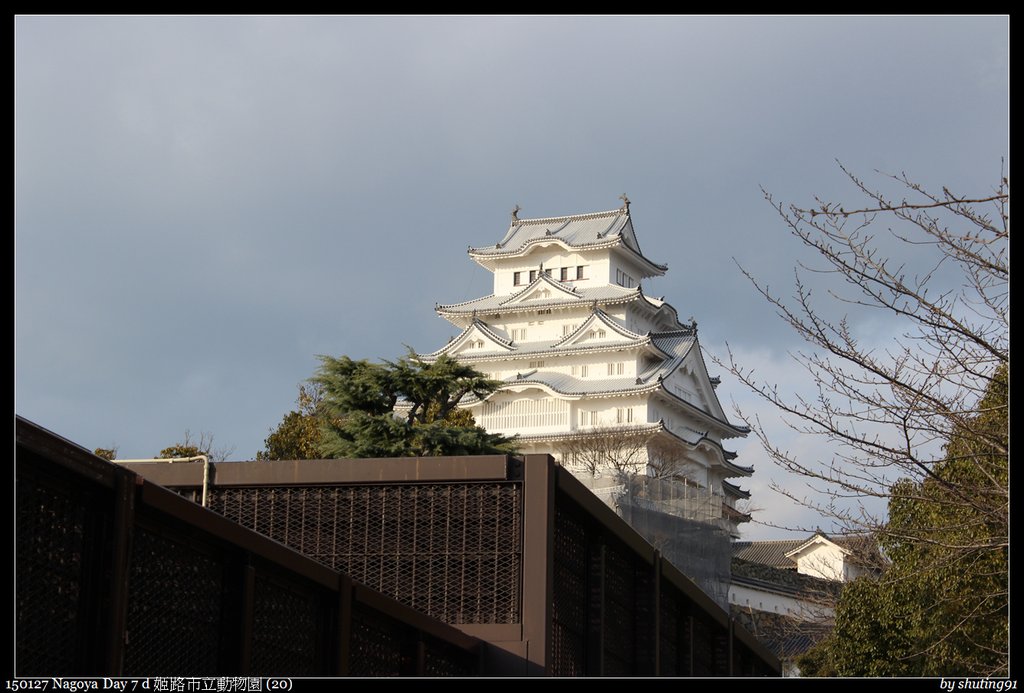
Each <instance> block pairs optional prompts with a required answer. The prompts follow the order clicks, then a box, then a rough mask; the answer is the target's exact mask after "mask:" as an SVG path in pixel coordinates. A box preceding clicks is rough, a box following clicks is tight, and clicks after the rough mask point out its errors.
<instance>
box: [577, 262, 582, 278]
mask: <svg viewBox="0 0 1024 693" xmlns="http://www.w3.org/2000/svg"><path fill="white" fill-rule="evenodd" d="M576 278H577V279H583V265H577V266H576Z"/></svg>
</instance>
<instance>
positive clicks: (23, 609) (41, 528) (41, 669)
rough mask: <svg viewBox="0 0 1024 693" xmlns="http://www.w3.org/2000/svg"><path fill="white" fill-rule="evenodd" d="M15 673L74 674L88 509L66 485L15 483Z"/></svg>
mask: <svg viewBox="0 0 1024 693" xmlns="http://www.w3.org/2000/svg"><path fill="white" fill-rule="evenodd" d="M16 498H17V514H16V516H15V517H16V523H17V530H18V531H17V546H16V549H15V551H16V555H15V560H16V561H17V567H18V571H17V577H16V582H17V590H16V600H17V616H16V624H17V627H16V631H15V635H16V638H17V656H18V674H20V675H23V676H32V675H47V674H52V673H53V672H54V671H60V672H69V673H70V672H78V671H80V669H79V666H80V664H79V663H80V660H81V659H82V654H83V653H82V651H81V650H82V647H83V645H84V643H85V642H87V641H86V640H85V639H83V638H82V637H81V634H82V628H83V625H85V624H84V622H85V621H86V620H87V619H85V618H84V614H83V613H82V611H83V610H82V605H81V598H82V594H81V589H80V586H81V582H82V580H83V558H84V554H85V546H86V537H85V532H86V519H87V512H86V510H87V506H86V505H85V504H84V503H83V502H82V500H83V499H82V496H81V494H80V493H75V492H73V491H72V489H71V488H70V487H64V488H61V487H59V486H53V485H46V484H43V483H40V481H39V480H38V479H36V478H33V477H29V476H27V475H22V476H19V478H18V480H17V494H16Z"/></svg>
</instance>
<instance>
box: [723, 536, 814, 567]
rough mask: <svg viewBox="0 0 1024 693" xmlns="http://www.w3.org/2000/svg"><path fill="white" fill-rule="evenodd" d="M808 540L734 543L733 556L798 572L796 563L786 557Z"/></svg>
mask: <svg viewBox="0 0 1024 693" xmlns="http://www.w3.org/2000/svg"><path fill="white" fill-rule="evenodd" d="M806 541H807V540H806V539H780V540H775V541H737V542H733V545H732V555H733V556H734V557H735V558H738V559H740V560H743V561H749V562H751V563H759V564H761V565H767V566H772V567H774V568H783V569H786V570H796V563H795V562H794V561H793V560H792V559H791V558H788V557H787V556H786V554H787V553H789V552H790V551H792V550H793V549H795V548H797V547H799V546H801V545H803V544H804V543H805V542H806Z"/></svg>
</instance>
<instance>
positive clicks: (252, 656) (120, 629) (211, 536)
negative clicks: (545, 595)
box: [13, 418, 521, 677]
mask: <svg viewBox="0 0 1024 693" xmlns="http://www.w3.org/2000/svg"><path fill="white" fill-rule="evenodd" d="M17 445H18V447H17V458H16V480H15V487H16V514H15V519H16V553H15V561H16V571H15V572H16V585H17V588H16V601H17V614H16V627H15V636H16V646H15V654H16V661H15V665H14V672H13V673H14V674H15V675H17V676H33V675H34V676H46V677H50V676H82V675H90V676H168V677H180V676H187V677H195V676H210V677H217V676H225V675H244V676H258V675H263V676H274V675H279V676H307V675H309V676H329V675H332V674H337V673H339V672H341V671H347V670H349V669H351V673H353V674H359V675H365V676H383V675H423V674H429V675H432V676H445V675H467V676H468V675H475V674H478V673H481V667H482V662H483V660H482V658H481V650H482V643H481V642H480V641H479V640H477V639H475V638H472V637H469V636H466V635H464V634H463V633H460V632H458V631H457V630H454V629H452V628H450V627H449V626H446V625H445V624H443V623H440V622H438V621H437V620H436V619H431V618H429V617H427V616H424V615H423V614H421V613H417V612H415V611H413V610H411V609H409V608H407V607H405V606H402V605H401V604H399V603H397V602H396V601H394V600H392V599H389V598H387V597H385V596H383V595H380V594H376V593H374V592H372V590H367V589H364V588H362V587H358V588H357V587H353V585H352V583H351V581H350V580H349V579H348V578H346V577H344V576H342V575H340V574H339V573H337V572H332V571H330V570H326V569H324V568H323V567H322V566H319V565H316V564H315V563H314V562H312V561H311V560H308V559H306V558H305V557H303V556H301V555H299V554H298V553H295V552H293V551H289V550H287V549H284V548H283V547H281V546H280V545H278V544H275V543H273V542H270V541H267V540H266V538H265V537H261V536H259V535H257V534H255V533H253V532H250V531H246V530H243V529H241V528H239V527H237V526H233V525H232V524H231V523H230V522H227V521H224V520H223V518H220V517H217V516H216V515H214V514H212V513H209V512H206V511H204V510H202V509H200V508H197V507H196V506H195V505H194V504H193V503H191V502H189V501H187V500H185V499H183V498H180V497H178V496H176V495H175V494H172V493H169V492H168V491H166V490H165V489H162V488H160V487H158V486H155V485H153V484H151V483H143V481H142V479H141V478H140V477H137V476H136V475H135V474H134V473H132V472H131V471H129V470H127V469H125V468H123V467H120V466H117V465H113V464H110V463H109V462H107V461H104V460H100V459H99V458H97V457H95V456H93V455H91V454H89V453H88V451H86V450H84V449H82V448H79V447H77V446H74V445H73V444H70V443H68V442H67V441H64V440H63V439H60V438H58V437H56V436H54V435H53V434H51V433H49V432H48V431H45V430H44V429H41V428H39V427H36V426H35V425H33V424H31V423H29V422H25V421H24V420H22V419H20V418H19V419H18V433H17ZM363 490H364V491H367V493H365V494H363V495H364V497H365V500H366V503H364V505H363V506H360V507H362V508H363V510H364V511H365V510H367V508H368V509H369V511H370V512H373V508H374V507H376V506H374V505H373V503H374V502H380V503H382V504H383V505H384V507H385V510H384V511H383V512H386V513H390V512H391V510H392V503H391V502H392V500H395V501H398V504H399V505H400V506H401V507H403V508H404V509H405V510H404V512H411V513H413V514H414V515H415V516H416V517H417V519H418V521H419V525H417V527H416V528H415V529H414V530H413V535H414V536H413V537H412V538H409V537H408V536H406V534H405V533H404V532H403V533H402V534H400V535H398V536H394V535H393V534H388V532H393V528H390V529H389V528H388V527H387V523H386V522H382V523H376V524H377V525H378V526H383V527H384V530H382V531H381V532H378V533H377V534H376V535H373V534H372V532H371V531H370V527H371V526H374V525H375V523H373V522H371V521H369V520H367V521H365V522H364V523H363V527H364V530H363V531H364V536H371V535H372V536H376V537H377V538H378V539H376V540H379V542H380V543H379V545H378V546H379V547H380V548H379V552H378V554H377V556H378V557H379V558H380V559H381V560H382V561H383V560H384V559H386V558H387V557H388V556H387V554H388V552H394V551H396V550H397V552H398V553H399V554H401V557H409V558H412V559H415V558H417V557H419V555H420V553H419V552H420V551H422V552H425V553H427V554H429V553H430V551H433V550H437V551H441V550H443V549H441V548H436V549H435V547H434V544H432V543H430V542H441V541H442V539H443V538H442V537H441V536H440V533H441V531H442V530H441V528H440V525H441V519H440V518H439V517H438V514H439V513H440V512H441V511H440V510H436V506H437V505H439V504H441V502H442V501H441V500H439V498H442V499H443V501H444V504H445V507H446V508H458V511H457V512H460V513H462V515H463V517H464V518H465V519H464V521H463V525H462V527H461V529H460V531H459V532H458V533H456V534H453V535H452V537H451V538H450V539H449V544H448V546H452V545H454V544H457V545H458V546H460V547H463V556H462V559H463V560H462V561H461V563H459V564H458V565H457V566H456V567H452V566H446V567H445V569H447V570H448V571H449V572H448V573H447V574H448V575H449V576H452V575H454V574H455V571H456V570H461V571H462V573H460V574H462V575H466V574H469V573H470V572H471V571H470V569H469V568H467V567H466V564H472V565H473V566H474V568H473V570H475V571H476V573H475V574H474V575H473V576H472V578H468V577H467V578H464V579H463V586H462V587H461V588H460V587H459V586H458V583H456V585H454V586H450V587H449V588H448V589H449V591H450V592H457V591H458V589H462V590H463V591H464V592H470V591H473V592H474V593H475V594H477V595H478V597H477V600H476V602H474V604H475V606H473V607H472V608H474V609H476V613H483V612H484V611H486V609H487V608H488V607H486V606H484V605H483V603H484V602H488V600H490V599H491V597H489V596H488V594H491V593H493V590H494V588H493V587H492V588H491V589H492V592H491V593H488V592H486V590H484V589H483V588H482V587H480V586H479V585H477V586H475V587H466V586H465V585H466V584H468V583H472V582H473V581H482V580H486V579H489V578H488V577H487V574H486V572H485V571H486V570H491V571H494V570H497V569H498V568H500V567H501V566H504V565H506V564H505V563H502V556H503V555H504V554H505V553H507V554H511V555H512V557H513V558H512V559H509V560H510V561H511V562H512V563H513V564H514V563H515V556H517V555H518V553H517V552H518V551H519V545H520V542H521V540H520V538H519V535H520V532H519V525H518V523H519V516H520V515H519V513H518V511H516V512H513V511H508V510H505V509H504V508H506V506H507V505H508V501H507V498H508V497H509V496H511V497H512V498H513V499H516V498H517V494H518V489H516V488H513V489H506V488H496V487H493V485H492V486H491V487H482V486H481V487H478V488H467V489H464V490H463V491H462V492H461V495H460V493H458V492H453V493H452V494H450V496H445V495H444V494H430V493H414V494H411V498H412V500H409V499H408V498H402V497H401V495H398V496H392V495H391V494H388V493H385V494H377V495H376V496H375V495H374V493H373V492H372V491H369V490H367V489H363ZM257 495H258V494H257ZM354 495H355V496H357V497H359V496H360V494H359V493H356V494H354ZM285 500H286V501H287V500H290V499H288V498H286V499H285ZM403 503H404V505H403ZM417 503H418V505H417ZM513 505H514V503H513ZM304 507H305V508H306V509H308V508H309V505H308V504H307V505H306V506H304ZM271 509H273V510H275V511H282V512H279V513H278V514H277V515H274V516H272V518H273V519H272V524H275V526H276V523H278V522H279V521H283V522H284V525H283V529H282V530H281V531H283V532H284V533H285V534H286V535H287V536H289V537H292V538H294V537H296V536H297V537H304V538H312V539H313V540H315V541H322V540H326V537H327V534H319V532H320V531H321V530H322V529H323V527H324V525H323V523H320V524H317V523H315V522H314V523H309V522H307V523H306V524H305V525H303V522H302V521H301V520H302V518H301V515H300V516H296V515H295V514H289V513H288V512H285V511H288V510H289V509H290V507H289V505H288V503H287V502H285V503H283V504H271ZM259 510H262V508H259ZM431 512H433V513H434V515H433V516H430V513H431ZM452 512H453V513H454V512H456V511H452ZM486 513H490V519H489V522H476V521H470V519H469V518H471V517H473V516H474V515H482V514H486ZM428 516H429V517H428ZM509 516H511V519H509ZM378 519H380V518H378ZM294 520H299V522H298V524H296V525H292V524H289V523H291V522H292V521H294ZM406 520H408V517H406ZM449 527H458V524H457V523H453V524H452V525H450V526H449ZM509 527H511V528H512V530H511V531H512V536H511V538H510V537H509V535H508V529H509ZM334 529H337V526H335V527H333V528H332V531H333V530H334ZM474 529H476V530H477V531H476V533H474V531H473V530H474ZM452 531H453V532H455V530H454V529H453V530H452ZM384 535H387V536H384ZM428 536H429V541H428ZM370 541H375V540H370ZM388 542H391V543H390V544H389V543H388ZM407 547H411V548H407ZM431 558H432V559H433V560H435V561H437V560H439V558H440V556H438V555H431ZM470 558H472V559H474V560H475V562H473V561H471V560H470ZM485 558H486V559H487V560H484V559H485ZM398 563H399V564H400V563H401V561H398ZM509 572H510V573H511V574H512V584H514V585H518V570H517V569H513V570H510V571H509ZM442 587H443V586H438V587H436V590H437V594H438V595H440V596H439V597H438V598H441V597H443V596H444V590H443V589H442ZM479 595H482V596H479ZM518 600H519V595H518V591H517V590H514V597H513V598H510V599H506V601H505V604H506V606H505V607H504V608H506V609H509V610H512V607H509V606H508V604H509V603H511V604H513V605H515V606H516V607H518V603H519V601H518ZM463 602H464V603H469V600H467V599H463ZM466 608H468V607H463V609H464V610H465V609H466ZM460 613H461V612H460ZM343 644H344V646H343Z"/></svg>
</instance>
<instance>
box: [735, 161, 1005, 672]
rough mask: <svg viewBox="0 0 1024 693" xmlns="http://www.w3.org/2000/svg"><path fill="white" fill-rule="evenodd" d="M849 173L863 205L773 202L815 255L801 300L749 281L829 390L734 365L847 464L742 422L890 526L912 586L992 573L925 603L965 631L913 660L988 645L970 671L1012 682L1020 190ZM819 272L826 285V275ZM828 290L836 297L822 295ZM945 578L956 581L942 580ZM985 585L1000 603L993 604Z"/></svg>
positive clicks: (955, 629) (836, 495)
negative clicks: (879, 328) (884, 334)
mask: <svg viewBox="0 0 1024 693" xmlns="http://www.w3.org/2000/svg"><path fill="white" fill-rule="evenodd" d="M840 168H841V170H842V171H843V173H844V174H845V175H846V176H847V178H848V179H849V181H850V182H851V183H852V184H853V186H854V187H855V189H856V190H857V192H858V194H859V195H860V196H861V197H862V199H864V200H865V201H864V202H863V203H862V204H857V205H847V204H839V203H834V202H830V201H825V200H821V199H816V201H815V204H814V205H811V206H806V207H803V206H798V205H787V204H783V203H780V202H776V201H775V199H774V198H773V197H772V195H771V194H770V193H768V192H765V193H764V194H765V198H766V199H767V200H768V202H769V203H770V204H771V205H772V206H773V207H774V208H775V210H776V211H777V212H778V214H779V216H780V217H781V219H782V221H783V222H784V224H785V225H786V226H787V227H788V230H789V232H790V233H791V234H792V236H794V237H795V238H796V239H797V240H798V241H800V243H802V244H803V245H804V246H805V247H806V248H807V249H808V250H809V251H810V252H809V253H807V255H808V257H810V258H811V259H810V260H808V261H807V262H806V263H800V264H798V265H797V267H796V269H795V289H794V291H793V293H792V295H790V296H784V295H781V294H779V293H777V292H776V291H775V290H773V289H770V288H769V287H768V285H767V284H765V283H764V282H762V281H761V280H759V279H758V278H757V277H755V276H754V275H753V274H752V273H751V272H749V271H747V270H743V273H744V275H745V276H746V277H747V278H748V279H749V280H750V281H751V282H752V283H753V285H754V287H755V288H756V290H757V292H759V293H760V295H761V296H762V297H763V298H764V299H765V300H766V301H768V302H769V303H770V304H771V305H772V306H773V307H774V308H775V310H776V312H777V314H778V315H779V316H780V317H781V318H782V320H784V321H785V323H786V324H788V325H789V327H790V328H792V330H793V331H794V332H795V333H796V334H797V335H799V336H800V337H801V338H802V340H803V341H804V342H805V344H806V348H805V349H803V350H801V351H798V352H795V353H792V354H791V356H792V357H793V359H794V360H795V361H796V362H797V363H798V364H800V365H801V366H802V367H803V368H804V369H805V370H806V372H807V374H808V375H809V382H810V383H812V388H813V391H814V394H813V395H812V396H810V397H806V396H801V395H800V394H799V393H794V392H789V391H787V390H785V389H784V388H783V387H780V386H779V385H777V384H776V383H774V382H772V381H771V380H770V376H769V375H767V374H758V373H755V372H754V371H753V370H752V369H750V368H745V367H744V366H743V365H742V364H741V363H739V362H738V360H737V359H736V357H735V356H734V354H733V352H732V351H731V350H728V355H727V358H726V359H724V360H719V363H720V364H722V365H724V366H725V367H726V368H728V369H729V371H730V372H731V373H732V374H733V375H734V376H735V377H737V378H738V379H739V380H740V381H742V382H743V383H744V384H746V385H747V386H748V387H749V388H750V389H751V390H752V391H753V392H755V393H756V394H757V395H759V396H760V397H761V398H762V399H763V400H764V401H765V402H767V403H769V404H771V405H773V407H774V408H776V409H778V410H780V411H781V412H782V413H783V420H784V421H785V423H786V424H787V425H788V426H789V427H790V428H792V429H793V430H794V431H796V432H797V433H799V434H804V435H813V436H819V437H822V438H824V439H825V440H826V441H828V444H829V446H828V449H829V450H830V451H831V454H832V456H831V459H826V460H818V459H805V458H800V457H797V456H796V455H793V454H790V452H789V451H787V450H786V449H784V448H783V447H781V446H779V445H776V444H775V443H774V441H773V440H772V439H770V437H769V435H768V433H767V431H766V427H765V426H764V425H763V422H762V421H761V420H760V419H759V418H758V417H757V416H746V415H745V414H744V413H743V412H742V411H738V415H739V416H740V417H741V418H743V419H744V420H745V421H746V422H747V423H748V424H749V425H750V426H751V428H752V430H753V431H754V432H755V434H756V435H757V436H758V437H759V438H760V441H761V443H762V444H763V446H764V448H765V450H766V451H767V453H768V455H769V457H770V458H771V460H772V461H774V462H775V463H776V464H777V465H779V467H781V468H782V469H784V470H786V471H787V472H790V473H793V474H796V475H799V476H800V477H803V478H804V479H806V480H808V482H809V485H810V486H811V487H812V488H815V489H816V490H818V491H820V492H822V493H824V494H825V495H824V498H825V500H823V501H822V500H811V499H807V498H805V497H803V496H801V495H799V494H798V493H796V492H794V491H793V490H791V489H790V488H786V487H784V486H782V485H776V487H775V488H776V490H778V491H779V492H781V493H783V494H785V495H787V496H789V497H791V498H793V499H794V500H796V501H798V502H801V503H804V504H806V505H808V506H810V507H813V508H814V509H815V510H817V511H819V512H820V513H821V514H823V515H824V516H827V517H830V518H832V519H833V520H835V521H837V522H838V523H840V524H841V526H843V527H844V528H846V529H847V530H848V531H851V532H852V531H864V530H869V531H871V532H873V533H874V535H875V536H877V537H878V538H879V539H880V540H881V543H882V546H883V549H886V550H888V551H889V552H890V553H893V554H895V553H898V554H899V555H901V556H902V557H903V560H904V564H903V566H901V569H900V571H898V575H899V578H900V580H901V581H902V585H903V586H904V587H905V586H907V585H909V584H912V582H911V581H917V582H914V583H913V584H917V585H928V586H932V585H940V584H949V583H950V581H951V580H954V579H955V576H957V575H961V574H962V573H963V572H964V571H970V570H971V569H974V570H976V571H981V572H982V573H984V575H980V577H978V578H977V579H976V580H975V582H973V583H970V584H968V583H966V582H964V584H963V586H962V589H961V590H960V592H958V593H956V594H950V595H942V596H939V595H935V596H933V597H932V598H931V600H932V601H931V603H930V604H928V605H927V607H926V608H929V609H930V608H933V607H934V609H935V611H936V613H937V612H938V610H939V609H947V610H948V612H947V613H946V616H947V618H946V620H947V621H948V622H950V623H952V624H953V625H950V626H939V625H937V624H938V623H939V621H940V620H941V619H933V621H934V623H931V624H923V625H921V626H920V627H919V628H918V631H917V633H916V635H915V636H914V637H917V638H918V640H917V641H916V642H914V643H913V644H909V645H906V648H905V650H904V651H903V654H902V655H900V656H903V657H905V658H907V659H910V658H916V660H918V661H924V660H926V659H927V658H928V657H932V659H933V660H934V661H938V660H941V659H943V657H944V658H945V660H946V661H948V660H949V658H950V656H956V655H955V654H954V655H950V654H949V653H950V652H954V653H956V652H962V651H964V649H971V648H973V649H974V651H975V652H978V653H981V654H978V655H977V656H975V655H972V656H971V658H961V660H960V664H962V666H963V669H962V671H968V672H972V673H974V674H976V675H990V674H992V672H997V673H998V672H1000V671H1002V672H1005V663H1006V649H1005V641H1004V642H1002V643H1000V642H999V640H1000V636H999V633H1000V632H1003V634H1004V636H1005V632H1004V631H1005V629H1004V628H1003V626H1001V625H1000V621H999V619H1000V618H1003V619H1004V620H1005V618H1006V608H1005V606H1006V599H1007V592H1006V590H1007V579H1006V574H1005V565H1006V558H1005V556H1006V552H1007V551H1008V547H1009V541H1008V536H1009V535H1008V508H1009V489H1008V483H1007V479H1008V446H1009V433H1008V426H1007V421H1008V420H1007V411H1008V399H1007V395H1006V392H1007V389H1008V379H1009V346H1010V345H1009V266H1008V246H1009V216H1008V202H1009V193H1008V181H1007V179H1006V178H1005V177H1000V180H999V182H998V184H997V185H996V186H995V187H994V189H993V190H991V191H990V192H987V193H985V194H981V195H975V196H962V195H958V194H954V193H953V192H951V191H950V190H949V189H947V188H942V191H941V192H940V193H935V192H930V191H928V190H926V189H925V188H924V187H922V186H921V185H918V184H917V183H915V182H913V181H912V180H911V179H910V178H908V177H907V176H906V175H905V174H900V175H894V176H884V177H883V179H882V181H881V183H880V185H884V186H891V185H893V184H894V185H895V186H896V189H897V190H899V192H898V193H897V195H896V196H891V195H890V194H888V193H886V192H883V191H882V190H880V189H878V187H877V186H871V185H868V183H867V182H865V180H863V179H861V178H859V177H858V176H856V175H854V174H853V173H851V172H850V171H849V170H847V169H846V168H844V167H842V165H840ZM880 229H881V230H880ZM741 269H742V268H741ZM812 273H813V274H814V275H817V276H816V277H815V278H816V279H817V280H819V281H815V282H811V281H809V278H808V277H809V275H811V274H812ZM819 283H824V284H825V285H826V286H827V289H826V291H824V292H823V294H824V295H822V294H821V293H816V292H815V291H814V290H813V289H812V284H819ZM872 314H874V316H879V315H880V316H881V317H882V318H883V319H885V320H886V321H888V322H887V323H886V324H889V323H891V324H892V325H894V327H893V332H892V338H891V342H890V343H889V344H888V345H881V346H880V345H877V344H873V343H871V341H870V339H869V338H868V337H867V336H866V335H864V334H863V333H862V332H860V331H859V325H860V324H861V323H860V322H859V318H861V317H863V316H865V315H872ZM871 498H875V499H879V500H880V501H882V502H884V503H887V504H888V513H889V516H888V517H878V516H877V515H878V513H877V512H872V511H870V510H869V509H868V507H867V505H866V503H865V499H871ZM894 510H895V512H896V519H894V515H893V513H894ZM907 566H909V567H907ZM888 572H889V573H893V574H897V571H888ZM928 575H932V576H939V575H941V576H944V577H943V579H942V581H936V580H933V581H932V582H927V580H928V579H930V578H928V577H927V576H928ZM950 576H954V577H953V578H951V577H950ZM982 579H983V580H984V582H979V580H982ZM979 585H981V590H982V591H983V592H984V593H983V594H976V593H977V592H978V587H979ZM919 591H920V590H919ZM970 592H973V593H975V594H971V595H970V596H969V599H966V600H965V598H964V595H965V594H966V593H970ZM947 596H948V598H947ZM965 605H966V606H965ZM957 610H958V611H957ZM954 613H955V616H950V614H954ZM993 618H995V619H996V620H995V621H993V620H992V619H993ZM982 620H984V623H981V621H982ZM1004 622H1005V621H1004ZM939 628H945V629H944V630H938V629H939ZM993 633H994V634H995V635H994V636H993ZM964 634H966V635H964ZM979 634H980V635H979ZM957 638H961V640H960V641H958V640H957ZM963 638H966V640H964V639H963ZM968 641H969V642H968ZM958 642H959V644H958ZM965 643H966V644H965ZM944 647H945V648H947V652H946V654H945V655H943V656H939V653H940V652H941V651H942V648H944ZM848 656H849V655H848ZM896 656H897V655H895V654H894V655H893V657H896ZM922 666H924V668H923V669H921V670H920V671H923V672H929V671H930V672H932V674H931V675H934V669H928V668H927V667H928V666H930V665H922ZM876 675H877V674H876Z"/></svg>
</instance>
